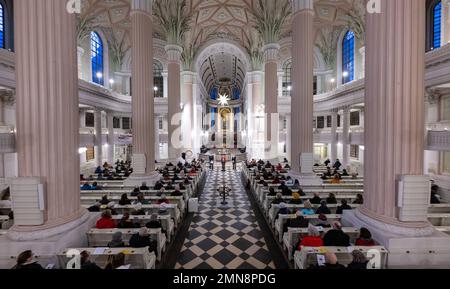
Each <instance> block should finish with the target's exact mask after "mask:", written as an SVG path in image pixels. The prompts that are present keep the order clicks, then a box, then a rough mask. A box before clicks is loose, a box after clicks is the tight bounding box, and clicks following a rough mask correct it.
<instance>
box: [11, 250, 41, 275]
mask: <svg viewBox="0 0 450 289" xmlns="http://www.w3.org/2000/svg"><path fill="white" fill-rule="evenodd" d="M11 269H13V270H21V269H26V270H41V269H44V268H43V267H42V266H41V265H39V264H38V263H37V261H35V260H34V254H33V252H32V251H31V250H27V251H24V252H22V253H20V254H19V256H18V257H17V263H16V265H15V266H14V267H12V268H11Z"/></svg>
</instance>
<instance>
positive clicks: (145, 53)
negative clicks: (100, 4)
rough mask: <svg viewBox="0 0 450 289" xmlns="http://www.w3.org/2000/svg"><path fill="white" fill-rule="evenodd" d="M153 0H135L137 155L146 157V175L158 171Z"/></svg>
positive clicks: (132, 36)
mask: <svg viewBox="0 0 450 289" xmlns="http://www.w3.org/2000/svg"><path fill="white" fill-rule="evenodd" d="M151 5H152V0H133V2H132V7H133V10H132V13H131V26H132V28H131V39H132V45H131V47H132V48H131V49H132V51H131V53H132V57H133V60H132V68H131V74H132V77H133V82H132V85H133V98H132V106H133V153H134V154H135V155H136V154H137V155H145V157H146V174H147V175H149V174H152V173H153V172H154V168H155V142H154V135H153V132H154V131H155V128H154V126H155V123H154V121H155V118H154V91H153V20H152V16H151V7H152V6H151Z"/></svg>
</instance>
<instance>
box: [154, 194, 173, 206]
mask: <svg viewBox="0 0 450 289" xmlns="http://www.w3.org/2000/svg"><path fill="white" fill-rule="evenodd" d="M157 204H158V205H161V204H167V205H170V201H169V200H168V199H167V197H166V195H165V194H162V195H161V198H160V199H159V200H158V202H157Z"/></svg>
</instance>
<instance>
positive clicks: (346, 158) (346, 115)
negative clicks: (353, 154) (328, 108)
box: [341, 107, 350, 168]
mask: <svg viewBox="0 0 450 289" xmlns="http://www.w3.org/2000/svg"><path fill="white" fill-rule="evenodd" d="M341 163H342V165H343V166H344V168H347V167H348V166H349V165H350V107H344V110H343V112H342V162H341Z"/></svg>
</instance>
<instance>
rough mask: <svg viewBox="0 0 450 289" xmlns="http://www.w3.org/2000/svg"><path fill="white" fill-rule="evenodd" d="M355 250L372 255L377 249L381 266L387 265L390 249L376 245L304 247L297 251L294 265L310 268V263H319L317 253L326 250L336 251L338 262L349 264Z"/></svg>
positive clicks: (383, 267) (321, 253) (323, 252)
mask: <svg viewBox="0 0 450 289" xmlns="http://www.w3.org/2000/svg"><path fill="white" fill-rule="evenodd" d="M353 250H359V251H361V252H362V253H363V254H364V255H366V256H367V255H370V251H371V250H377V251H378V252H379V253H380V257H381V263H380V265H381V268H382V269H385V268H386V266H387V257H388V251H387V250H386V248H384V247H382V246H374V247H358V246H355V247H348V248H347V247H319V248H314V247H303V248H302V250H301V251H297V252H295V256H294V266H295V269H308V268H309V267H310V265H317V255H323V254H325V253H326V252H330V253H335V254H336V256H337V258H338V262H339V264H341V265H345V266H347V265H348V264H350V263H351V262H352V260H353V257H352V254H351V253H352V252H353Z"/></svg>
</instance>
